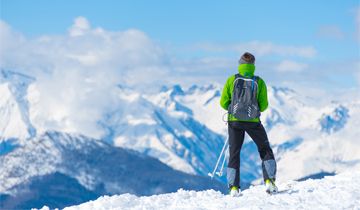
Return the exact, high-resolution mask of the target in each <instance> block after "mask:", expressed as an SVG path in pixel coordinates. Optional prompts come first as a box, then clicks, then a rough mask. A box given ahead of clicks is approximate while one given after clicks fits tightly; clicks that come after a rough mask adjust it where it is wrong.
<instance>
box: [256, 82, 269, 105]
mask: <svg viewBox="0 0 360 210" xmlns="http://www.w3.org/2000/svg"><path fill="white" fill-rule="evenodd" d="M258 86H259V93H258V94H259V95H258V103H259V108H260V112H263V111H265V110H266V109H267V107H268V105H269V102H268V97H267V87H266V84H265V82H264V80H263V79H261V78H259V82H258Z"/></svg>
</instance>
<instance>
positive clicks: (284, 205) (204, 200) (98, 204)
mask: <svg viewBox="0 0 360 210" xmlns="http://www.w3.org/2000/svg"><path fill="white" fill-rule="evenodd" d="M279 190H280V191H279V193H278V194H276V195H272V196H270V195H267V194H266V193H265V189H264V186H263V185H260V186H253V187H251V188H250V189H247V190H244V191H242V196H241V197H237V198H233V197H230V196H228V195H223V194H222V193H220V192H218V191H214V190H207V191H186V190H182V189H180V190H178V191H177V192H176V193H169V194H162V195H154V196H144V197H137V196H135V195H131V194H122V195H115V196H111V197H110V196H102V197H100V198H98V199H97V200H95V201H89V202H86V203H83V204H81V205H78V206H71V207H67V208H65V210H91V209H104V210H105V209H106V210H110V209H113V210H115V209H116V210H117V209H118V210H120V209H121V210H126V209H132V210H137V209H154V210H161V209H164V210H165V209H166V210H167V209H192V210H204V209H213V210H218V209H227V210H232V209H314V208H315V207H316V209H360V171H359V170H356V171H348V172H344V173H342V174H339V175H336V176H328V177H325V178H323V179H320V180H312V179H308V180H306V181H302V182H295V181H289V182H285V183H281V184H280V185H279ZM46 208H47V207H43V210H46Z"/></svg>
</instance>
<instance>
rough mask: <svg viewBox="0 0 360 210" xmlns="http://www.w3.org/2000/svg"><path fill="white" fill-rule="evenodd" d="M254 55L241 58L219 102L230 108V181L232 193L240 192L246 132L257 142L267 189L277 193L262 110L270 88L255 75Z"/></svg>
mask: <svg viewBox="0 0 360 210" xmlns="http://www.w3.org/2000/svg"><path fill="white" fill-rule="evenodd" d="M254 63H255V57H254V55H252V54H251V53H248V52H246V53H244V54H243V55H242V56H241V58H240V60H239V66H238V70H239V73H238V74H236V75H232V76H230V77H229V78H228V80H227V82H226V84H225V86H224V89H223V91H222V94H221V100H220V105H221V107H222V108H224V109H226V110H228V112H229V113H228V133H229V152H230V157H229V162H228V167H227V180H228V187H229V194H230V195H231V196H239V195H240V192H241V190H240V150H241V146H242V144H243V142H244V135H245V132H246V133H247V134H248V135H249V136H250V137H251V138H252V139H253V141H254V142H255V144H256V146H257V148H258V151H259V154H260V158H261V160H262V171H263V177H264V181H265V185H266V192H268V193H276V192H277V187H276V185H275V176H276V162H275V158H274V154H273V151H272V149H271V147H270V143H269V140H268V137H267V134H266V131H265V129H264V126H263V125H262V124H261V121H260V112H263V111H265V110H266V108H267V107H268V99H267V89H266V84H265V82H264V80H262V79H261V78H260V77H258V76H254V72H255V65H254Z"/></svg>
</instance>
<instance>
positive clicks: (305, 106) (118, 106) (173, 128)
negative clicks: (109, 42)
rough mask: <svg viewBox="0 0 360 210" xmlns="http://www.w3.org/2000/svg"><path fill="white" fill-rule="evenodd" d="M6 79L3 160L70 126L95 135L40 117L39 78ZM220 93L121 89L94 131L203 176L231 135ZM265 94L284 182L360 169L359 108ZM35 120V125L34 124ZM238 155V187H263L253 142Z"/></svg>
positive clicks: (0, 123) (1, 84) (0, 140)
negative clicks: (240, 183)
mask: <svg viewBox="0 0 360 210" xmlns="http://www.w3.org/2000/svg"><path fill="white" fill-rule="evenodd" d="M1 72H2V73H1V75H0V93H1V94H2V96H3V97H2V98H1V99H0V113H1V114H2V116H3V117H2V118H1V119H0V131H2V133H1V137H0V155H3V154H6V153H8V152H10V151H11V150H13V149H14V148H16V147H17V146H19V145H22V144H23V143H24V142H26V141H31V139H32V138H34V137H35V136H36V137H39V136H41V135H43V134H44V133H46V131H48V130H49V128H51V127H53V126H54V125H56V126H55V127H56V128H57V129H56V131H57V132H60V133H61V132H64V133H67V132H66V131H67V130H68V128H69V126H70V127H71V129H73V128H74V129H75V130H74V131H72V132H71V133H76V134H77V135H80V134H82V135H85V136H90V137H91V134H93V133H94V132H93V130H90V131H89V132H80V131H77V130H76V127H73V126H71V125H73V124H74V123H76V122H77V121H75V122H74V121H73V119H70V118H71V117H72V116H71V115H68V113H66V109H65V110H60V111H61V112H65V114H64V115H63V116H62V115H61V117H59V118H57V117H55V118H52V117H51V116H49V119H51V120H50V121H49V120H48V119H41V118H37V117H36V116H37V115H38V113H42V112H43V111H44V110H43V109H44V107H39V106H38V104H37V103H36V100H35V99H34V95H36V94H37V91H38V90H36V87H37V86H36V85H33V84H34V83H36V80H35V78H31V77H29V76H26V75H22V74H18V73H15V72H12V71H5V70H2V71H1ZM220 92H221V86H219V85H208V86H196V85H194V86H191V87H189V88H187V89H183V88H182V87H181V86H180V85H175V86H173V87H164V88H162V90H161V91H159V92H155V93H154V92H149V93H148V92H140V91H137V90H135V89H132V88H129V87H125V86H121V85H118V86H116V87H114V89H113V91H112V92H111V93H110V94H111V95H112V96H114V98H113V101H112V104H113V105H112V106H111V107H108V108H107V109H105V110H100V111H99V110H98V111H97V113H102V115H101V116H99V119H98V120H97V123H96V125H91V126H89V127H90V128H95V127H96V128H97V129H100V130H102V131H96V132H95V133H103V136H102V137H101V138H96V139H103V140H105V141H106V142H107V143H110V144H113V145H115V146H117V147H122V148H127V149H132V150H136V151H138V152H140V153H143V154H146V155H149V156H151V157H154V158H156V159H158V160H160V161H161V162H163V163H165V164H167V165H168V166H170V167H172V168H174V169H177V170H180V171H183V172H185V173H190V174H197V175H206V174H207V173H208V172H209V171H211V170H212V168H213V166H214V163H215V161H216V158H217V155H218V154H219V152H220V149H221V147H222V144H223V142H224V140H225V138H226V135H227V134H226V133H227V132H226V130H227V127H226V124H225V123H224V122H223V120H222V119H223V117H224V113H225V112H226V111H225V110H222V109H221V108H220V106H219V100H220ZM268 95H269V104H270V106H269V109H268V110H266V111H265V112H264V113H263V114H262V116H261V120H262V122H263V123H264V125H265V127H266V129H267V131H268V136H269V139H270V143H271V144H272V147H273V150H274V152H275V157H276V158H277V161H278V171H279V173H278V179H279V180H284V181H286V180H292V179H300V178H302V177H304V176H309V175H313V174H317V173H322V172H328V173H339V172H341V171H344V170H346V169H347V168H352V167H353V166H356V165H358V164H359V163H360V153H358V152H357V151H359V150H360V145H359V144H358V143H357V137H358V136H359V134H360V133H359V129H358V127H359V126H360V120H359V119H360V101H356V100H355V101H354V100H351V101H350V100H349V101H340V102H327V101H325V102H324V101H321V100H319V99H316V98H315V99H314V98H309V97H306V96H303V95H302V94H300V93H298V92H296V91H294V90H291V89H289V88H285V87H270V86H269V88H268ZM35 98H36V97H35ZM28 100H29V103H28ZM65 105H66V104H65ZM74 106H76V104H74ZM47 111H48V112H49V110H47ZM49 113H53V112H51V110H50V112H49ZM71 113H72V112H71ZM78 118H81V117H76V119H78ZM34 119H36V122H37V123H35V124H34V125H33V124H32V122H33V121H34ZM42 120H43V121H42ZM47 123H49V125H47ZM68 123H69V124H68ZM85 127H88V126H85ZM82 131H83V130H82ZM241 156H242V157H241V159H242V160H243V161H241V164H242V165H241V167H242V173H241V174H242V175H241V176H242V178H241V180H242V181H243V182H245V183H251V182H254V181H256V180H261V179H260V178H261V170H260V169H261V167H260V160H259V157H258V153H257V149H256V147H255V145H254V143H253V142H252V141H251V140H249V138H247V140H246V141H245V144H244V145H243V148H242V152H241Z"/></svg>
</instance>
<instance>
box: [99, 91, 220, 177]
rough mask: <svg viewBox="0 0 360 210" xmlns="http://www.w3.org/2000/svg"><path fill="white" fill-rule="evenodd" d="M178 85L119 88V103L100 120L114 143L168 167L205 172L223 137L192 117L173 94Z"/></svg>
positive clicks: (215, 155) (199, 172)
mask: <svg viewBox="0 0 360 210" xmlns="http://www.w3.org/2000/svg"><path fill="white" fill-rule="evenodd" d="M183 94H184V93H183V91H182V89H181V87H180V86H174V87H173V88H172V89H168V90H163V91H161V92H160V93H159V94H156V95H147V94H140V93H138V92H135V91H133V90H131V89H128V88H123V87H120V88H119V98H120V99H119V100H122V101H123V102H122V103H121V104H122V106H121V107H120V108H119V110H114V111H113V112H112V113H111V114H108V117H107V118H106V119H104V120H103V121H102V125H104V127H105V128H107V129H108V130H109V135H111V136H110V137H106V138H107V139H109V138H110V141H113V142H114V145H116V146H120V147H125V148H130V149H134V150H137V151H140V152H142V153H145V154H148V155H150V156H153V157H156V158H158V159H159V160H161V161H162V162H163V163H166V164H168V165H170V166H171V167H173V168H175V169H178V170H181V171H184V172H187V173H191V174H201V175H206V174H207V173H208V172H209V171H210V170H211V169H212V167H213V164H214V162H215V161H216V158H217V154H218V152H219V151H220V149H221V146H222V144H223V141H224V139H223V137H222V136H221V135H220V134H218V133H216V132H214V131H212V130H211V129H209V128H208V127H207V126H206V124H202V123H201V122H200V121H198V120H196V119H195V118H194V116H193V113H192V111H191V109H190V108H188V107H186V106H184V105H182V104H181V103H179V102H178V101H177V100H175V97H177V96H179V95H183Z"/></svg>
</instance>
